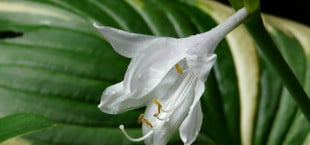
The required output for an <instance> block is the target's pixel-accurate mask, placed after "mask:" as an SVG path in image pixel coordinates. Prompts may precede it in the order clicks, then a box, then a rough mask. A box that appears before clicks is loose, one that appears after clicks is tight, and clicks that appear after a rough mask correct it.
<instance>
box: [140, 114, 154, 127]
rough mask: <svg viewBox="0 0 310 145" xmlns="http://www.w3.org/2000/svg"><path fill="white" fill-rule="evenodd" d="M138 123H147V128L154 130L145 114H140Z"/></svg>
mask: <svg viewBox="0 0 310 145" xmlns="http://www.w3.org/2000/svg"><path fill="white" fill-rule="evenodd" d="M138 123H145V124H146V126H147V127H149V128H153V125H152V124H151V122H150V121H148V120H147V119H145V118H144V114H140V116H139V118H138Z"/></svg>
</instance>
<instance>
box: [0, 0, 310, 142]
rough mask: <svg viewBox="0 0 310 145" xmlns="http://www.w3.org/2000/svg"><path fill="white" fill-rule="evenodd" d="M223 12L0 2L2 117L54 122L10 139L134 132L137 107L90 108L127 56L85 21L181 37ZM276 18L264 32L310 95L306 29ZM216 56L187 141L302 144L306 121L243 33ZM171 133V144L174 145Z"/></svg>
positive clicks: (140, 3) (158, 0)
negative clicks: (199, 117)
mask: <svg viewBox="0 0 310 145" xmlns="http://www.w3.org/2000/svg"><path fill="white" fill-rule="evenodd" d="M254 4H255V3H254ZM254 4H253V6H255V5H254ZM251 6H252V4H251ZM231 13H232V10H231V9H228V8H227V7H224V6H222V5H220V4H217V3H215V2H205V1H201V0H196V1H192V0H168V1H167V0H89V1H86V0H80V1H74V2H73V1H72V0H14V1H13V0H1V1H0V52H1V53H0V117H4V116H7V115H9V114H15V113H20V112H27V113H34V114H39V115H43V116H45V117H47V118H49V119H50V120H53V121H55V122H56V124H57V125H56V126H53V127H51V128H47V129H44V130H42V131H39V132H35V133H31V134H27V135H24V136H21V137H18V138H13V139H12V140H17V141H20V142H26V143H27V144H35V145H47V144H48V145H64V144H65V145H85V144H87V145H111V144H118V145H129V144H132V143H131V142H129V141H128V140H127V139H126V138H125V137H124V136H123V135H122V133H121V132H120V131H119V129H118V126H119V124H121V123H123V124H125V125H126V127H127V128H129V133H130V134H131V135H132V136H140V135H141V131H140V124H137V122H136V120H137V117H138V116H139V114H140V113H141V112H142V110H143V109H141V110H134V111H131V112H127V113H124V114H120V115H108V114H104V113H102V112H100V111H99V109H98V108H97V105H98V103H99V100H100V96H101V93H102V91H103V90H104V88H105V87H107V86H109V85H111V84H114V83H116V82H118V81H120V80H122V79H123V75H124V74H125V71H126V68H127V65H128V63H129V59H127V58H123V57H121V56H120V55H118V54H117V53H116V52H114V50H113V49H112V47H111V46H110V45H109V44H108V43H107V42H106V41H105V40H104V39H103V38H102V37H101V36H100V34H99V33H98V32H97V31H96V30H95V29H94V28H93V27H92V23H93V22H96V23H98V24H101V25H108V26H112V27H116V28H120V29H124V30H127V31H131V32H136V33H142V34H149V35H161V36H171V37H185V36H189V35H192V34H197V33H200V32H205V31H208V30H209V29H211V28H212V27H214V26H215V25H216V24H217V23H220V22H221V21H223V20H224V19H225V17H227V16H229V15H230V14H231ZM269 19H270V20H269ZM275 19H276V18H272V17H268V20H267V21H266V25H268V28H269V29H268V30H269V31H270V34H272V38H273V40H274V41H275V42H276V44H277V46H278V47H279V48H280V50H281V53H282V55H283V56H284V57H285V59H286V61H287V62H288V64H289V65H290V67H291V68H292V69H293V71H294V73H295V74H296V76H298V79H299V80H300V81H301V82H302V83H303V85H304V87H305V89H306V91H307V92H308V93H309V92H310V85H309V82H310V80H309V79H310V73H309V72H310V71H309V67H310V59H309V58H310V57H309V52H310V51H309V50H310V47H309V46H310V45H309V42H310V40H309V39H310V38H309V37H302V36H309V35H310V32H309V31H310V30H309V28H307V27H304V26H300V25H298V24H296V25H290V27H289V28H292V29H287V28H286V27H284V26H283V25H284V23H283V21H284V20H281V19H280V20H278V19H276V20H277V21H273V20H275ZM278 21H280V22H282V23H281V26H280V25H278V24H277V23H276V22H278ZM290 23H291V22H290ZM288 24H289V23H288ZM299 26H300V27H301V28H302V29H303V31H297V30H298V29H299V28H300V27H299ZM292 30H294V31H292ZM295 30H296V31H295ZM296 32H299V33H298V34H297V33H296ZM216 53H217V55H218V57H217V62H216V64H215V67H214V69H213V71H212V72H211V75H210V77H209V79H208V81H207V82H206V85H207V89H206V93H205V95H204V97H203V98H202V107H203V112H204V122H203V128H202V130H201V132H200V135H199V137H198V139H197V141H196V142H195V144H198V145H200V144H201V145H206V144H208V145H227V144H230V145H241V144H242V145H251V144H253V145H265V144H269V145H289V144H294V145H295V144H296V145H309V144H310V143H309V140H310V139H308V142H306V137H307V136H309V130H310V125H309V123H308V122H307V120H306V119H305V118H304V116H303V115H302V113H301V112H300V110H299V108H298V107H297V105H296V104H295V103H294V101H293V100H292V99H291V96H290V95H289V93H288V92H287V90H286V89H285V88H284V87H283V84H282V83H281V80H280V78H279V77H278V76H277V75H276V74H275V73H274V72H273V71H272V69H271V68H270V67H269V65H267V63H268V62H266V60H264V59H263V58H262V57H261V54H260V53H259V52H257V51H256V49H255V45H254V43H253V39H251V38H250V35H249V34H248V33H247V32H246V30H245V29H244V28H243V27H240V28H238V29H237V30H236V31H235V32H233V33H231V34H230V35H228V37H227V40H225V41H222V42H221V44H220V45H219V47H218V49H217V50H216ZM163 55H164V54H163ZM158 61H160V60H158ZM180 107H182V106H180ZM12 123H14V122H12ZM12 123H8V125H12ZM1 127H2V124H0V128H1ZM15 129H16V128H15ZM0 130H1V129H0ZM26 131H27V130H26ZM29 131H31V130H29ZM1 133H2V132H1ZM15 135H18V134H15ZM175 136H176V137H175V138H174V139H173V140H171V142H170V144H181V141H180V140H179V139H178V135H177V134H176V135H175ZM308 138H309V137H308ZM9 141H10V140H9ZM0 144H1V143H0ZM5 144H7V142H3V143H2V145H5ZM16 144H18V143H16ZM20 144H22V143H20ZM138 144H143V143H138Z"/></svg>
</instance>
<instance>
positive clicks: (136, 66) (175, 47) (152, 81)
mask: <svg viewBox="0 0 310 145" xmlns="http://www.w3.org/2000/svg"><path fill="white" fill-rule="evenodd" d="M149 47H150V48H149V49H146V50H145V51H144V52H143V53H141V54H140V55H137V56H136V57H134V58H133V59H132V61H131V62H130V65H129V67H128V69H127V72H126V75H125V78H124V85H125V88H127V89H128V90H130V92H135V93H136V95H137V96H143V95H146V94H148V93H149V92H150V91H152V90H153V89H154V88H155V87H156V86H157V85H158V84H159V83H160V82H161V81H162V79H163V78H164V77H165V76H166V75H167V73H168V72H169V71H170V70H171V69H174V66H175V64H177V63H178V62H180V61H181V60H182V59H184V58H185V52H186V51H185V50H186V48H182V46H179V44H178V43H177V40H176V39H165V41H164V42H160V43H158V44H156V45H149Z"/></svg>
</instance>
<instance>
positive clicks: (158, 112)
mask: <svg viewBox="0 0 310 145" xmlns="http://www.w3.org/2000/svg"><path fill="white" fill-rule="evenodd" d="M152 102H153V103H154V104H156V105H157V113H155V114H154V116H155V117H157V116H158V115H159V114H160V110H161V104H160V102H159V101H158V100H157V99H155V98H154V99H152Z"/></svg>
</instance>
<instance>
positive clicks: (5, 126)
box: [0, 113, 53, 142]
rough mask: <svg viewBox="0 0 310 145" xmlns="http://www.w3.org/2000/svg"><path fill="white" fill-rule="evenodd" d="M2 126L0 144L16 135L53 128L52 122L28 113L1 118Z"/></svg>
mask: <svg viewBox="0 0 310 145" xmlns="http://www.w3.org/2000/svg"><path fill="white" fill-rule="evenodd" d="M0 124H1V126H0V142H2V141H4V140H6V139H8V138H10V137H14V136H16V135H20V134H24V133H28V132H33V131H36V130H39V129H42V128H46V127H51V126H53V123H52V121H50V120H49V119H47V118H45V117H42V116H39V115H34V114H28V113H21V114H14V115H10V116H6V117H3V118H0Z"/></svg>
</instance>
